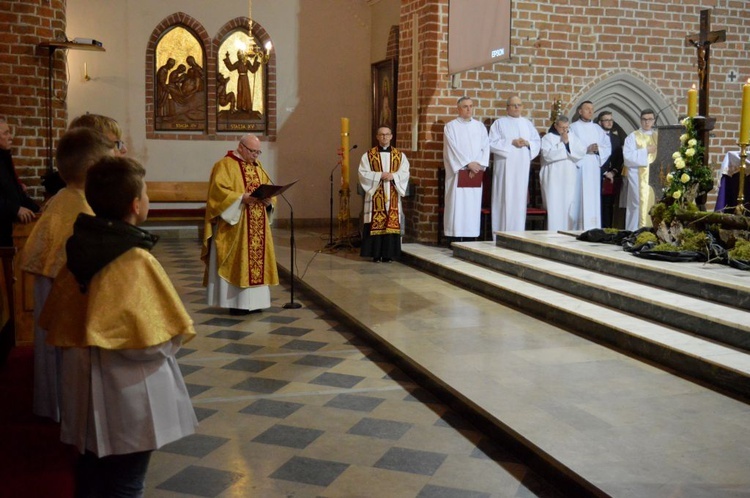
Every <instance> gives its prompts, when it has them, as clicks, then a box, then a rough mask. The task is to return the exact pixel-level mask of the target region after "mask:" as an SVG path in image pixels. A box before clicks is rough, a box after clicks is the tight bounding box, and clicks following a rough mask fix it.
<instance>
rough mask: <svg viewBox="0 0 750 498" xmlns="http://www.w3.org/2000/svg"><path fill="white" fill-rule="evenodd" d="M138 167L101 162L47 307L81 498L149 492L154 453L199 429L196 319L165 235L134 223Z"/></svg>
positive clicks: (141, 190)
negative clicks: (189, 347)
mask: <svg viewBox="0 0 750 498" xmlns="http://www.w3.org/2000/svg"><path fill="white" fill-rule="evenodd" d="M144 176H145V170H144V169H143V167H142V166H141V165H140V164H139V163H138V162H137V161H135V160H133V159H128V158H124V157H105V158H103V159H101V160H100V161H99V162H98V163H97V164H95V165H94V166H92V167H91V168H90V169H89V171H88V173H87V176H86V189H85V191H86V200H87V201H88V202H89V204H90V205H91V208H92V209H93V211H94V212H95V213H96V217H94V216H90V215H86V214H81V215H80V216H79V217H78V219H77V220H76V222H75V226H74V231H73V235H72V236H71V238H70V239H69V240H68V243H67V244H66V250H67V265H66V267H65V268H64V269H63V270H61V271H60V274H59V275H58V276H57V278H56V279H55V283H54V285H53V287H52V290H51V292H50V295H49V298H48V299H47V304H46V305H45V307H44V310H43V311H42V316H41V318H40V323H41V325H42V327H44V328H45V329H46V330H47V332H48V342H49V343H50V344H52V345H54V346H57V347H60V348H61V349H62V355H63V358H62V359H63V361H62V391H63V393H62V404H61V421H62V425H61V431H60V433H61V439H62V441H63V442H64V443H68V444H72V445H75V446H76V447H77V448H78V450H79V451H80V452H81V453H82V456H81V458H80V460H79V463H78V465H77V468H76V496H79V497H80V496H85V497H95V496H134V497H136V496H142V495H143V490H144V480H145V476H146V470H147V468H148V463H149V459H150V456H151V452H152V451H153V450H155V449H158V448H160V447H161V446H163V445H165V444H168V443H171V442H173V441H176V440H178V439H180V438H182V437H184V436H187V435H190V434H192V433H193V432H194V431H195V427H196V425H197V420H196V417H195V413H194V411H193V407H192V404H191V402H190V397H189V395H188V392H187V388H186V386H185V382H184V380H183V378H182V374H181V373H180V369H179V367H178V365H177V360H176V359H175V354H176V352H177V351H178V350H179V348H180V346H181V345H182V343H183V342H184V341H187V340H189V339H191V338H192V337H193V336H194V335H195V330H194V329H193V322H192V319H191V318H190V316H189V315H188V314H187V312H186V311H185V308H184V307H183V306H182V302H181V301H180V297H179V296H178V294H177V292H176V291H175V289H174V287H173V286H172V284H171V282H170V281H169V278H168V277H167V275H166V273H165V272H164V270H163V269H162V267H161V265H160V264H159V262H158V261H157V260H156V258H154V257H153V256H152V255H151V253H150V252H149V251H150V249H151V248H152V247H153V246H154V244H155V243H156V240H157V237H155V236H153V235H151V234H149V233H148V232H146V231H144V230H141V229H139V228H137V227H136V226H135V225H136V224H138V223H142V222H143V221H145V219H146V217H147V215H148V208H149V201H148V194H147V192H146V183H145V181H144Z"/></svg>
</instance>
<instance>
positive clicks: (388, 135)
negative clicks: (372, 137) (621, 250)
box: [377, 133, 393, 137]
mask: <svg viewBox="0 0 750 498" xmlns="http://www.w3.org/2000/svg"><path fill="white" fill-rule="evenodd" d="M377 136H378V137H390V136H393V134H392V133H378V134H377Z"/></svg>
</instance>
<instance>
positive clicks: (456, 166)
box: [443, 97, 490, 237]
mask: <svg viewBox="0 0 750 498" xmlns="http://www.w3.org/2000/svg"><path fill="white" fill-rule="evenodd" d="M473 112H474V103H473V102H472V100H471V99H470V98H468V97H461V98H460V99H459V100H458V117H457V118H456V119H454V120H453V121H451V122H449V123H448V124H447V125H445V137H444V142H443V165H444V166H445V211H444V214H443V233H444V234H445V236H446V237H479V232H480V222H481V213H480V212H481V209H482V187H481V186H480V187H459V186H458V183H459V182H458V177H459V171H461V170H467V174H468V175H470V176H472V177H473V176H475V175H476V174H477V173H479V172H480V171H481V172H483V171H484V170H485V169H486V168H487V166H489V164H490V144H489V137H488V135H487V129H486V128H485V126H484V125H483V124H482V123H481V122H479V121H477V120H476V119H473V118H472V114H473ZM484 181H487V179H484Z"/></svg>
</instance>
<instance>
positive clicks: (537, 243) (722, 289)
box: [496, 232, 750, 310]
mask: <svg viewBox="0 0 750 498" xmlns="http://www.w3.org/2000/svg"><path fill="white" fill-rule="evenodd" d="M575 235H577V233H575V232H571V233H562V232H559V233H554V232H502V233H498V234H497V242H496V243H497V245H498V246H499V247H505V248H507V249H511V250H514V251H519V252H524V253H528V254H533V255H535V256H539V257H542V258H546V259H550V260H554V261H559V262H561V263H566V264H569V265H574V266H578V267H581V268H586V269H588V270H594V271H597V272H600V273H606V274H608V275H613V276H616V277H622V278H625V279H628V280H633V281H636V282H641V283H644V284H649V285H658V286H659V287H660V288H662V289H668V290H672V291H675V292H678V293H680V294H684V295H690V296H693V297H697V298H700V299H704V300H709V301H713V302H715V303H720V304H724V305H727V306H733V307H736V308H741V309H745V310H750V272H743V271H741V270H736V269H734V268H731V267H728V266H725V265H718V264H704V263H669V262H663V261H652V260H647V259H642V258H637V257H635V256H633V255H632V254H630V253H629V252H627V251H623V250H622V248H621V247H619V246H615V245H611V244H595V243H589V242H580V241H578V240H576V239H575Z"/></svg>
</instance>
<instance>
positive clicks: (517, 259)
mask: <svg viewBox="0 0 750 498" xmlns="http://www.w3.org/2000/svg"><path fill="white" fill-rule="evenodd" d="M452 247H453V254H454V256H456V257H458V258H461V259H464V260H466V261H471V262H474V263H478V264H481V265H483V266H486V267H488V268H492V269H494V270H497V271H501V272H503V273H506V274H508V275H512V276H515V277H518V278H522V279H524V280H527V281H530V282H535V283H537V284H541V285H544V286H547V287H551V288H553V289H557V290H560V291H562V292H566V293H568V294H572V295H574V296H577V297H580V298H582V299H586V300H588V301H593V302H596V303H600V304H604V305H606V306H609V307H612V308H616V309H619V310H621V311H625V312H627V313H632V314H633V315H636V316H639V317H642V318H648V319H649V320H653V321H655V322H658V323H661V324H662V325H665V326H667V327H672V328H676V329H679V330H681V331H686V332H690V333H692V334H695V335H698V336H701V337H704V338H708V339H711V340H713V341H717V342H720V343H722V344H725V345H728V346H732V347H735V348H740V349H743V350H745V351H750V311H746V310H742V309H738V308H734V307H730V306H726V305H723V304H717V303H714V302H711V301H707V300H705V299H699V298H696V297H692V296H689V295H682V294H679V293H675V292H674V291H671V290H664V289H661V288H659V287H656V286H655V285H646V284H642V283H639V282H635V281H632V280H625V279H622V278H619V277H614V276H612V275H607V274H604V273H600V272H597V271H593V270H587V269H585V268H582V267H575V266H571V265H568V264H565V263H559V262H557V261H554V260H550V259H547V258H542V257H539V256H534V255H532V254H527V253H522V252H517V251H512V250H509V249H507V248H504V247H498V246H495V245H491V244H485V243H476V242H473V243H457V244H453V246H452ZM613 264H614V265H616V264H618V263H613ZM683 264H684V263H683Z"/></svg>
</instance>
